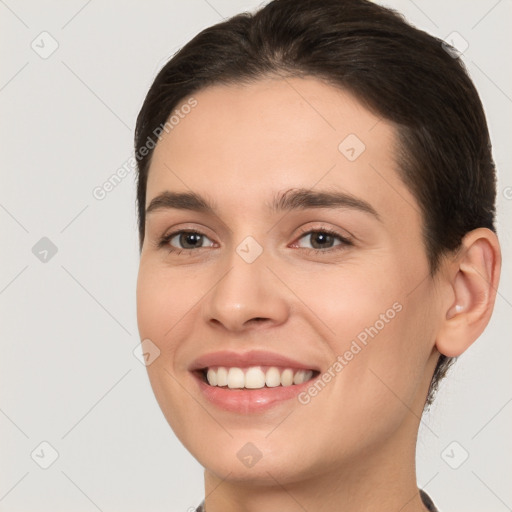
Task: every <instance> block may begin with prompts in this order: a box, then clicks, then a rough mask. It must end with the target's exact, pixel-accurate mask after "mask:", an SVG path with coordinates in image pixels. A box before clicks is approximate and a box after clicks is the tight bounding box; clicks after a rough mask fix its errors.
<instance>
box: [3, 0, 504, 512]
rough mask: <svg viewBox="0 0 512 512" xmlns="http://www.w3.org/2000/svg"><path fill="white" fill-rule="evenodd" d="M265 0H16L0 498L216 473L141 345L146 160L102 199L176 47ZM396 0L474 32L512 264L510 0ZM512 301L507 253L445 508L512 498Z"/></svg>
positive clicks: (80, 504)
mask: <svg viewBox="0 0 512 512" xmlns="http://www.w3.org/2000/svg"><path fill="white" fill-rule="evenodd" d="M260 3H261V2H258V1H249V0H244V1H237V2H234V1H229V0H208V1H207V0H186V1H185V0H183V1H153V2H142V1H139V2H135V1H124V2H121V1H113V0H110V1H101V2H100V1H99V0H92V1H91V0H89V1H83V0H73V1H68V2H57V1H46V2H37V1H35V0H32V1H28V0H26V1H22V0H21V1H17V2H16V1H15V0H5V1H4V0H0V38H1V39H0V48H2V61H1V62H2V64H1V69H0V108H1V114H0V115H1V117H0V120H1V122H0V130H1V134H0V140H1V164H0V165H1V179H2V181H1V187H0V223H1V233H2V244H1V262H2V264H1V267H0V311H1V318H0V326H1V343H2V349H1V356H0V378H1V382H0V385H1V388H0V389H1V395H0V432H1V441H2V453H1V456H0V461H1V463H0V464H1V465H0V467H1V478H0V510H1V511H9V512H15V511H24V512H26V511H28V510H30V511H52V512H55V511H57V510H73V511H76V512H78V511H84V512H89V511H91V512H94V511H95V510H101V511H104V512H107V511H119V510H123V511H126V512H129V511H142V510H148V511H149V510H151V511H182V512H184V511H187V510H190V509H191V507H194V506H196V505H197V504H198V503H199V502H200V501H201V499H202V496H203V479H202V469H201V467H200V465H199V464H198V463H197V462H196V461H195V460H194V459H193V458H192V457H191V456H190V455H189V454H188V452H187V451H186V450H185V449H184V448H183V447H182V446H181V444H180V443H179V441H178V440H177V439H176V438H175V436H174V434H173V433H172V431H171V430H170V428H169V427H168V425H167V423H166V421H165V419H164V417H163V415H162V414H161V412H160V409H159V407H158V405H157V403H156V401H155V399H154V397H153V394H152V391H151V388H150V386H149V382H148V379H147V375H146V369H145V367H144V366H143V365H142V364H141V363H140V362H139V361H138V360H137V358H136V357H135V356H134V354H133V350H134V348H135V347H136V345H137V343H138V341H139V340H138V333H137V325H136V310H135V281H136V274H137V265H138V248H137V230H136V220H135V188H134V176H133V174H134V173H130V175H129V176H127V177H126V178H125V179H124V180H123V182H122V183H121V184H119V185H118V186H117V187H116V188H115V189H114V190H113V191H112V192H110V193H109V194H108V195H107V197H106V198H105V199H104V200H102V201H99V200H97V199H95V198H94V197H93V195H92V191H93V189H94V188H95V187H97V186H100V185H101V184H102V183H104V182H105V181H106V180H107V179H108V178H109V177H110V176H111V175H112V174H113V173H114V172H115V171H116V170H117V169H118V168H119V167H121V166H122V165H123V164H124V163H125V162H126V160H127V159H128V158H129V157H130V156H131V155H132V148H131V146H132V137H133V128H134V124H135V119H136V115H137V113H138V110H139V108H140V106H141V104H142V101H143V98H144V96H145V94H146V92H147V89H148V88H149V86H150V84H151V82H152V79H153V78H154V76H155V74H156V72H157V70H158V69H159V68H160V67H161V66H162V65H163V64H164V62H165V61H166V60H167V59H168V58H169V56H170V55H172V54H173V53H174V52H175V51H176V50H177V49H178V48H179V47H180V46H182V45H183V44H184V43H185V42H186V41H188V40H189V39H190V38H191V37H192V36H193V35H195V34H196V33H197V32H199V31H200V30H201V29H203V28H205V27H207V26H209V25H211V24H214V23H216V22H218V21H220V20H221V19H222V18H225V17H228V16H231V15H233V14H235V13H237V12H241V11H243V10H251V9H253V8H255V7H257V6H258V5H259V4H260ZM387 5H390V6H393V7H395V8H397V9H398V10H400V11H402V12H403V13H404V14H405V15H406V17H407V18H408V19H409V20H410V21H412V22H413V23H414V24H415V25H417V26H419V27H420V28H423V29H425V30H427V31H429V32H431V33H433V34H435V35H437V36H440V37H442V38H445V37H446V36H448V35H449V34H451V33H452V32H453V31H456V32H458V33H459V34H460V35H461V36H462V37H463V38H464V40H466V41H467V42H468V43H469V47H468V48H467V50H466V51H465V53H464V60H465V62H466V64H467V66H468V69H469V71H470V73H471V76H472V77H473V79H474V81H475V83H476V85H477V87H478V89H479V91H480V92H481V96H482V99H483V103H484V105H485V109H486V112H487V116H488V121H489V125H490V130H491V134H492V139H493V143H494V156H495V160H496V164H497V167H498V170H499V185H498V227H499V236H500V239H501V243H502V248H503V255H504V260H505V261H507V260H510V256H511V237H510V232H511V230H510V228H511V219H512V215H511V212H512V199H511V198H512V188H510V187H511V186H512V175H511V172H510V170H511V151H510V141H511V131H512V130H511V119H512V99H511V98H512V74H511V69H510V62H511V55H510V48H511V44H512V41H511V33H510V26H511V21H512V2H511V1H510V0H501V1H497V0H480V1H478V2H476V1H475V2H467V1H463V0H459V1H450V2H448V1H445V0H436V1H432V0H428V1H427V0H416V1H414V2H413V1H411V0H393V1H391V0H389V1H388V2H387ZM44 31H47V32H48V33H49V34H51V38H53V39H54V40H56V41H57V42H58V45H59V46H58V48H57V50H56V51H55V52H54V53H53V54H52V55H50V56H49V57H47V58H42V57H41V56H40V55H39V54H38V53H36V51H34V49H32V47H31V44H34V46H35V47H36V48H37V49H38V51H39V52H40V53H41V52H43V53H44V52H48V51H49V50H50V49H51V44H52V39H51V38H49V36H45V35H43V36H40V34H41V32H44ZM33 41H34V43H32V42H33ZM53 44H54V43H53ZM507 187H509V188H507ZM42 237H48V238H49V239H50V240H51V241H52V242H53V244H55V246H56V247H57V249H58V252H57V253H56V254H55V255H54V256H53V257H50V256H51V253H49V254H48V256H47V260H48V261H46V262H42V261H40V259H38V258H37V257H36V255H34V254H33V252H32V248H33V246H34V245H35V244H36V243H37V242H38V241H39V240H40V239H41V238H42ZM40 250H41V249H40ZM36 252H37V251H36ZM39 256H40V257H43V256H44V254H40V255H39ZM511 313H512V290H511V287H510V268H509V267H505V268H504V270H503V273H502V280H501V285H500V289H499V294H498V298H497V302H496V308H495V313H494V317H493V319H492V321H491V324H490V326H489V328H488V329H487V331H486V332H485V334H484V335H483V336H482V337H481V338H480V339H479V340H478V342H477V343H476V344H475V345H474V346H473V347H472V348H471V349H470V350H469V351H468V352H467V353H466V354H465V355H464V356H463V357H461V358H460V360H459V362H458V364H457V365H456V367H455V369H454V370H453V371H452V372H451V375H450V377H449V379H448V381H447V382H446V383H445V385H444V386H443V387H442V390H441V392H440V394H439V395H438V399H437V402H436V405H435V407H434V408H433V410H432V412H431V413H430V414H428V415H426V416H425V419H424V426H423V427H422V428H421V430H420V438H419V442H418V468H417V470H418V484H419V485H420V486H421V487H425V488H426V489H427V490H428V492H429V493H430V494H431V495H432V496H433V498H434V500H435V501H436V503H437V504H438V506H439V507H440V509H441V510H442V511H445V512H457V511H464V512H471V511H481V510H486V511H487V512H490V511H496V512H502V511H503V512H504V511H506V510H512V489H511V487H510V477H511V473H512V472H511V469H512V463H511V458H510V453H512V440H511V437H510V434H509V432H510V431H511V430H510V427H511V424H512V403H511V401H512V386H511V376H510V374H511V372H510V361H511V355H512V348H511V344H510V343H509V341H510V333H509V326H510V322H509V319H510V316H511ZM43 441H46V442H47V443H50V445H51V446H52V447H53V448H54V449H55V450H56V451H57V452H58V455H59V456H58V458H57V460H55V462H54V463H53V464H52V465H51V466H50V467H49V468H48V469H42V468H41V467H40V465H39V464H45V463H49V462H51V453H52V452H51V449H50V448H48V446H47V445H40V443H41V442H43ZM454 441H455V442H456V443H457V444H452V445H451V443H452V442H454ZM447 447H448V449H446V448H447ZM445 449H446V450H445ZM34 450H35V452H34ZM33 452H34V455H33V458H32V457H31V454H32V453H33ZM465 452H467V453H468V454H469V458H468V459H467V460H466V461H465V462H464V463H463V464H462V465H460V467H459V468H458V469H453V468H452V467H450V465H449V464H451V465H452V466H456V465H458V464H460V462H461V461H462V460H463V457H464V456H465V455H464V454H465ZM36 461H37V462H36Z"/></svg>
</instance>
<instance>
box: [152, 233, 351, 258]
mask: <svg viewBox="0 0 512 512" xmlns="http://www.w3.org/2000/svg"><path fill="white" fill-rule="evenodd" d="M182 233H187V234H193V235H201V236H205V237H207V235H205V234H204V233H201V232H200V231H196V230H193V229H181V230H178V231H174V232H172V233H169V234H168V235H165V236H163V237H162V238H161V239H160V241H159V242H158V247H160V248H164V247H165V248H166V249H167V250H168V251H169V254H171V253H172V254H175V255H180V254H181V253H183V252H188V253H189V255H192V253H194V252H195V251H197V250H198V249H206V247H199V248H197V249H178V248H176V247H173V246H172V245H169V242H170V241H171V239H172V238H174V237H175V236H176V235H180V234H182ZM313 233H322V234H325V235H330V236H333V237H334V238H337V239H338V240H339V241H340V242H341V244H338V245H335V246H333V247H328V248H326V249H314V248H308V247H299V249H305V250H307V251H308V252H312V253H314V254H325V253H331V252H333V251H337V250H343V249H345V248H346V247H348V246H353V245H354V244H353V242H352V241H351V240H350V239H348V238H346V237H344V236H342V235H340V234H339V233H337V232H336V231H333V230H331V229H328V228H316V229H305V230H304V231H302V232H301V233H300V234H299V236H298V238H297V240H300V239H301V238H303V237H304V236H306V235H311V234H313ZM207 238H208V237H207Z"/></svg>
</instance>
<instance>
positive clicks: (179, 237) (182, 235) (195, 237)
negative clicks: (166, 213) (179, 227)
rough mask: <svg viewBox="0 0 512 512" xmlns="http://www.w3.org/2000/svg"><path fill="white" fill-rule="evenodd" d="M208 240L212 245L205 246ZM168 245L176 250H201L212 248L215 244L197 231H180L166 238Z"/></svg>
mask: <svg viewBox="0 0 512 512" xmlns="http://www.w3.org/2000/svg"><path fill="white" fill-rule="evenodd" d="M206 240H208V241H210V243H207V244H206V245H203V244H204V242H205V241H206ZM166 243H167V244H168V245H170V246H171V247H172V248H174V249H182V250H183V249H201V248H202V247H210V246H212V245H213V242H211V240H210V239H209V238H208V237H207V236H206V235H203V234H202V233H198V232H196V231H178V232H176V233H172V234H171V235H169V236H167V237H166Z"/></svg>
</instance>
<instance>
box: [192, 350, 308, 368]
mask: <svg viewBox="0 0 512 512" xmlns="http://www.w3.org/2000/svg"><path fill="white" fill-rule="evenodd" d="M212 366H227V367H239V368H244V367H247V366H281V367H285V368H292V369H299V370H318V368H317V367H315V366H312V365H311V364H310V363H302V362H300V361H297V360H295V359H291V358H289V357H286V356H284V355H281V354H276V353H274V352H267V351H264V350H251V351H249V352H240V353H239V352H232V351H227V350H224V351H219V352H210V353H209V354H203V355H202V356H200V357H198V358H197V359H195V360H194V361H193V362H192V364H191V365H190V367H189V370H190V371H194V370H202V369H204V368H210V367H212Z"/></svg>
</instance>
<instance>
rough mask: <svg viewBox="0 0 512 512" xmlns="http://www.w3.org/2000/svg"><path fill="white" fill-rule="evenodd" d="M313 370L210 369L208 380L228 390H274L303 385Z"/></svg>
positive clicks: (221, 367) (252, 367) (222, 367)
mask: <svg viewBox="0 0 512 512" xmlns="http://www.w3.org/2000/svg"><path fill="white" fill-rule="evenodd" d="M312 376H313V372H312V371H311V370H292V369H291V368H285V369H282V370H281V369H279V368H277V367H275V366H271V367H270V368H268V369H266V370H265V369H264V368H262V367H261V366H251V367H249V368H243V369H242V368H236V367H233V368H225V367H224V366H219V367H218V368H208V372H207V373H206V378H207V380H208V384H210V386H227V387H228V388H232V389H233V388H249V389H259V388H263V387H265V386H267V387H269V388H274V387H276V386H279V385H281V386H291V385H292V384H302V383H303V382H306V381H307V380H309V379H311V377H312Z"/></svg>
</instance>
